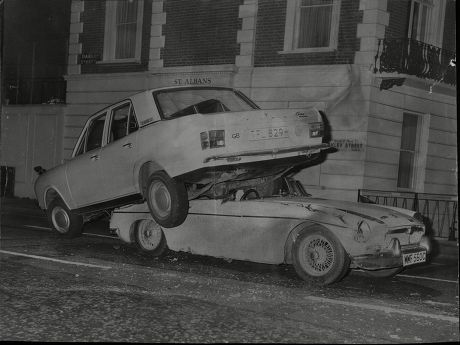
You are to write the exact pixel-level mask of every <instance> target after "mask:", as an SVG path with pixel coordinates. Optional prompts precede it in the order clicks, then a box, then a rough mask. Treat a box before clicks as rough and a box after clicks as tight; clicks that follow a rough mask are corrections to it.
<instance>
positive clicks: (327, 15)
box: [297, 0, 333, 48]
mask: <svg viewBox="0 0 460 345" xmlns="http://www.w3.org/2000/svg"><path fill="white" fill-rule="evenodd" d="M332 4H333V0H301V3H300V13H299V26H298V27H299V32H298V44H297V48H314V47H328V46H329V40H330V33H331V18H332Z"/></svg>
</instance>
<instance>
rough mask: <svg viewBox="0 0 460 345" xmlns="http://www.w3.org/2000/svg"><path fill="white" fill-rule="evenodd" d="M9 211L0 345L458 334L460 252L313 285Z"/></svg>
mask: <svg viewBox="0 0 460 345" xmlns="http://www.w3.org/2000/svg"><path fill="white" fill-rule="evenodd" d="M3 210H4V209H3ZM21 212H22V214H21ZM2 213H3V216H2V218H1V219H0V221H1V224H0V226H1V228H0V230H1V231H0V340H2V341H6V340H17V341H129V342H206V343H215V342H220V343H224V342H252V343H257V342H277V343H279V342H284V343H418V342H420V343H425V342H442V341H447V342H457V341H458V340H459V330H458V328H459V324H458V322H459V306H458V292H459V291H458V253H456V256H438V257H435V258H434V259H432V260H431V261H430V262H429V263H427V264H424V265H419V266H413V267H411V268H408V269H406V270H405V271H403V272H402V273H400V274H399V275H397V276H396V277H393V278H389V279H375V278H371V277H369V276H367V275H366V274H365V273H364V272H351V273H350V274H348V275H347V276H346V277H345V279H343V280H342V281H341V282H339V283H337V284H334V285H332V286H328V287H318V286H315V285H313V284H311V283H309V282H305V281H303V280H301V279H300V278H298V277H297V275H296V274H295V271H294V269H293V267H292V266H290V265H265V264H256V263H250V262H243V261H236V260H234V261H230V260H228V261H225V260H223V259H217V258H212V257H206V256H199V255H192V254H189V253H176V252H169V253H168V254H167V255H165V256H164V257H161V258H152V257H149V256H148V255H146V254H145V253H141V252H139V251H138V250H137V249H136V248H134V247H133V246H130V245H126V244H124V243H122V242H120V241H119V240H118V239H117V238H116V237H114V236H111V235H110V234H109V232H108V225H107V222H106V221H105V220H104V219H102V220H99V221H97V222H94V223H91V224H88V225H87V226H86V227H85V233H84V235H83V236H81V237H79V238H76V239H72V240H69V239H63V238H61V237H60V236H58V235H57V234H55V233H54V232H52V231H50V229H49V225H48V223H47V221H46V219H45V218H44V217H43V213H42V212H41V211H40V210H37V209H34V208H24V209H21V205H18V206H17V209H16V210H15V214H9V215H8V214H5V212H2Z"/></svg>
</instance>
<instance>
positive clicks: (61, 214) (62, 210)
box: [47, 199, 83, 238]
mask: <svg viewBox="0 0 460 345" xmlns="http://www.w3.org/2000/svg"><path fill="white" fill-rule="evenodd" d="M47 216H48V220H49V222H50V224H52V226H53V229H54V230H55V231H56V232H57V233H58V234H59V235H61V236H63V237H68V238H73V237H77V236H80V235H81V233H82V229H83V217H82V216H81V215H79V214H77V213H75V212H72V211H71V210H69V208H68V207H67V206H66V204H65V203H64V202H63V201H62V200H61V199H55V200H53V201H52V202H51V203H50V205H49V207H48V209H47Z"/></svg>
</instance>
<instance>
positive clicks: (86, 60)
mask: <svg viewBox="0 0 460 345" xmlns="http://www.w3.org/2000/svg"><path fill="white" fill-rule="evenodd" d="M100 60H101V55H100V54H91V53H84V54H80V65H91V64H95V63H96V62H97V61H100Z"/></svg>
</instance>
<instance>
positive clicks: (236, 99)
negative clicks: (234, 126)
mask: <svg viewBox="0 0 460 345" xmlns="http://www.w3.org/2000/svg"><path fill="white" fill-rule="evenodd" d="M153 96H154V97H155V100H156V103H157V105H158V108H159V111H160V113H161V114H162V115H163V118H164V119H172V118H176V117H181V116H186V115H191V114H197V113H200V114H212V113H220V112H234V111H246V110H254V109H258V107H257V106H256V105H255V104H254V103H253V102H251V101H250V100H249V99H248V98H246V97H245V96H244V95H243V94H241V93H239V92H236V91H234V90H231V89H217V88H196V89H195V88H194V89H171V90H162V91H160V92H154V94H153Z"/></svg>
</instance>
